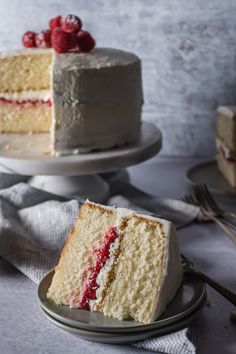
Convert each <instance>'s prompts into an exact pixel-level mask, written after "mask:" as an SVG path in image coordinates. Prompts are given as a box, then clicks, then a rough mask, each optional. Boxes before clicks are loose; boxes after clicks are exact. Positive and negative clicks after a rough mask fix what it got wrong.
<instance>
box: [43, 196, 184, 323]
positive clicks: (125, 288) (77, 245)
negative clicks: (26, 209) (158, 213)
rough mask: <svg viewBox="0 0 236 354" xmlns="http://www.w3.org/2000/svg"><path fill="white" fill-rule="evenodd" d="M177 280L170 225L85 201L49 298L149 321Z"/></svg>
mask: <svg viewBox="0 0 236 354" xmlns="http://www.w3.org/2000/svg"><path fill="white" fill-rule="evenodd" d="M181 281H182V266H181V257H180V253H179V248H178V243H177V239H176V234H175V230H174V227H173V225H172V224H171V223H170V222H168V221H165V220H163V219H157V218H153V217H148V216H145V215H138V214H136V213H135V212H133V211H131V210H128V209H122V208H118V209H115V208H112V207H105V206H101V205H98V204H95V203H91V202H86V203H85V204H84V206H83V207H82V208H81V210H80V213H79V216H78V219H77V222H76V224H75V227H74V228H73V229H72V231H71V233H70V235H69V237H68V240H67V242H66V244H65V246H64V249H63V251H62V254H61V257H60V261H59V264H58V266H57V267H56V271H55V275H54V277H53V280H52V284H51V286H50V288H49V291H48V298H49V299H51V300H53V301H54V302H55V303H56V304H58V305H60V304H63V305H69V306H71V307H77V308H82V309H87V310H91V311H99V312H102V313H103V314H104V315H107V316H111V317H114V318H117V319H120V320H124V319H130V318H132V319H134V320H136V321H141V322H144V323H150V322H151V321H154V320H155V319H157V318H158V317H159V316H160V314H161V313H162V312H163V311H164V310H165V307H166V305H167V304H168V302H170V301H171V300H172V298H173V297H174V295H175V293H176V291H177V289H178V287H179V286H180V284H181Z"/></svg>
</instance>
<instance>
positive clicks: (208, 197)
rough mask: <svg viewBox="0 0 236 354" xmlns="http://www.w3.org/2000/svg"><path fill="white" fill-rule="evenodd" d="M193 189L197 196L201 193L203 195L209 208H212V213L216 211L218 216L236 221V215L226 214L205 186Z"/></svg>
mask: <svg viewBox="0 0 236 354" xmlns="http://www.w3.org/2000/svg"><path fill="white" fill-rule="evenodd" d="M193 188H194V191H195V195H196V193H199V192H200V193H201V194H202V196H203V197H204V199H205V202H206V204H207V207H208V208H210V210H211V211H214V212H215V213H216V214H217V215H219V216H222V217H224V218H225V217H226V218H227V217H229V218H232V219H236V213H232V212H226V211H224V210H223V209H222V208H221V207H220V206H219V205H218V204H217V203H216V201H215V200H214V199H213V197H212V195H211V193H210V191H209V189H208V188H207V186H206V185H205V184H199V185H197V186H194V187H193Z"/></svg>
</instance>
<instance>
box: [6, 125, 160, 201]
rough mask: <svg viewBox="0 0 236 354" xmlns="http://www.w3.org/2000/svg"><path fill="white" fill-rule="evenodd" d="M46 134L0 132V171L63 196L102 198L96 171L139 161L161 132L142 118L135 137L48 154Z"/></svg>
mask: <svg viewBox="0 0 236 354" xmlns="http://www.w3.org/2000/svg"><path fill="white" fill-rule="evenodd" d="M48 141H49V136H48V134H31V135H30V134H23V135H22V134H21V135H20V134H0V172H3V173H10V174H20V175H28V176H33V177H31V178H30V180H29V183H30V184H31V185H32V186H34V187H37V188H41V189H44V190H46V191H48V192H52V193H55V194H59V195H64V196H72V195H78V196H81V197H84V198H86V197H87V198H91V199H92V200H94V201H103V200H104V199H106V198H107V197H108V195H109V185H108V184H107V183H106V182H105V181H104V180H103V179H102V178H100V177H99V176H97V175H96V174H97V173H101V172H110V171H116V170H120V169H121V168H124V167H128V166H131V165H135V164H138V163H140V162H143V161H145V160H147V159H149V158H151V157H153V156H154V155H156V154H157V153H158V152H159V150H160V149H161V144H162V135H161V132H160V130H159V129H158V128H157V127H155V126H154V125H153V124H151V123H147V122H143V123H142V127H141V135H140V139H139V141H137V142H136V143H134V144H129V145H128V144H127V145H126V146H123V147H120V148H114V149H112V150H109V151H98V152H92V153H87V154H80V155H68V156H59V157H55V156H49V154H48V151H49V147H48Z"/></svg>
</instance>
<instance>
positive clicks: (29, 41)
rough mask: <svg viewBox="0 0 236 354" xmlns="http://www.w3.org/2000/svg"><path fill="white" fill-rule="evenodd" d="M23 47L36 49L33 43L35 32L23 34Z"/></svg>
mask: <svg viewBox="0 0 236 354" xmlns="http://www.w3.org/2000/svg"><path fill="white" fill-rule="evenodd" d="M22 43H23V46H24V47H26V48H33V47H36V43H35V32H32V31H27V32H25V33H24V34H23V37H22Z"/></svg>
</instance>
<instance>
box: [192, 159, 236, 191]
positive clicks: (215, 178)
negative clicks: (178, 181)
mask: <svg viewBox="0 0 236 354" xmlns="http://www.w3.org/2000/svg"><path fill="white" fill-rule="evenodd" d="M186 179H187V181H188V182H189V183H190V184H192V185H196V184H206V185H207V187H208V188H209V190H210V192H212V193H214V194H218V195H222V196H234V197H235V196H236V188H233V187H231V186H230V184H229V183H228V182H227V180H226V179H225V178H224V177H223V175H222V174H221V173H220V171H219V170H218V168H217V163H216V161H215V160H211V161H207V162H203V163H200V164H197V165H195V166H193V167H191V168H190V169H189V170H188V171H187V172H186Z"/></svg>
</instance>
